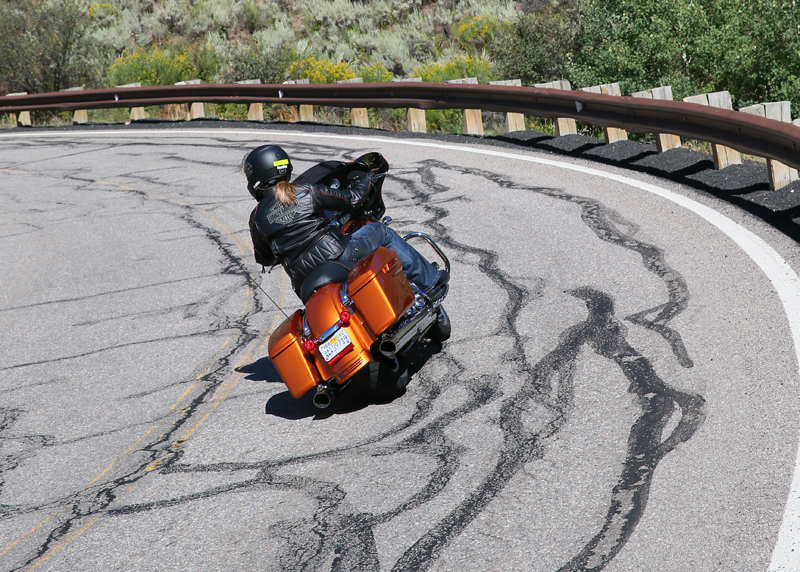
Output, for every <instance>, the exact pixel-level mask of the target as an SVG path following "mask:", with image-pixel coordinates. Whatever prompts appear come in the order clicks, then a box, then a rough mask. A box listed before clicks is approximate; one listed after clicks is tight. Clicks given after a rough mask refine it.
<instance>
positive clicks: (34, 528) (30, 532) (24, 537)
mask: <svg viewBox="0 0 800 572" xmlns="http://www.w3.org/2000/svg"><path fill="white" fill-rule="evenodd" d="M56 514H58V511H56V512H54V513H53V514H51V515H50V516H48V517H47V518H46V519H44V520H43V521H42V522H40V523H39V524H37V525H36V526H34V527H33V528H31V529H30V530H29V531H28V532H26V533H25V534H24V535H23V536H22V538H20V539H19V540H17V541H16V542H15V543H14V544H12V545H11V546H9V547H8V548H6V549H5V550H3V551H2V552H0V556H3V555H4V554H5V553H6V552H8V551H9V550H11V549H12V548H14V547H15V546H16V545H17V544H19V543H20V542H22V541H23V540H25V539H26V538H27V537H28V536H29V535H30V534H32V533H33V532H35V531H37V530H38V529H39V528H40V527H41V526H42V525H43V524H44V523H45V522H47V521H48V520H50V519H51V518H53V517H54V516H55V515H56Z"/></svg>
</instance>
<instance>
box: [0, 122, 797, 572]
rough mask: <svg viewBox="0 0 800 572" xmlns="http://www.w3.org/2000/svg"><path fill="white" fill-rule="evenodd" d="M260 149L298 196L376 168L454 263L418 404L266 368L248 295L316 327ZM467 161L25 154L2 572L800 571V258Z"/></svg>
mask: <svg viewBox="0 0 800 572" xmlns="http://www.w3.org/2000/svg"><path fill="white" fill-rule="evenodd" d="M265 142H277V143H280V144H281V145H282V146H284V148H285V149H286V150H287V151H288V152H289V154H290V156H291V157H292V159H293V162H294V164H295V172H296V173H299V172H301V171H302V170H304V169H305V168H307V167H309V166H311V165H312V164H314V163H316V162H318V161H321V160H326V159H330V158H337V159H348V158H354V157H356V156H358V155H359V154H361V153H362V152H364V151H370V150H377V151H380V152H381V153H383V154H384V155H385V156H386V157H387V158H388V160H389V162H390V164H391V166H392V168H391V171H390V178H389V179H388V180H387V181H386V184H385V185H384V194H385V199H386V203H387V214H389V215H390V216H392V217H393V218H394V222H393V223H392V226H393V227H394V228H395V229H396V230H398V231H400V232H401V233H402V231H411V230H419V231H424V232H428V233H430V234H432V235H433V236H434V237H435V238H436V239H437V240H438V241H439V242H440V245H441V246H443V248H444V249H445V251H446V252H447V254H448V255H449V257H450V260H451V262H452V263H453V271H452V279H451V284H452V288H451V293H450V295H449V296H448V299H447V301H446V303H445V307H446V308H447V310H448V313H449V314H450V317H451V320H452V323H453V336H452V338H451V339H450V340H449V341H447V342H446V343H444V344H443V345H438V344H430V343H428V344H427V345H423V346H422V347H418V348H415V350H414V351H413V352H412V354H411V355H410V356H409V357H410V361H411V370H412V373H413V376H412V380H411V383H410V385H409V388H408V391H407V393H406V394H405V395H403V396H402V397H400V398H397V399H395V400H394V401H392V402H389V403H381V404H375V403H370V402H369V401H368V400H367V399H366V398H365V397H364V396H363V395H361V394H360V393H359V392H358V390H357V389H353V390H352V391H350V392H349V393H348V394H346V395H344V396H343V398H342V400H341V401H340V402H338V404H337V407H336V408H334V409H333V410H326V411H325V412H319V411H317V410H315V409H314V408H313V406H312V405H311V403H310V401H309V400H308V399H301V400H297V401H296V400H294V399H293V398H292V397H291V396H290V395H289V393H288V392H287V391H286V389H285V386H284V385H283V384H282V383H281V381H280V379H279V378H278V376H277V373H276V372H275V370H274V368H273V367H272V365H271V363H270V361H269V359H268V358H267V357H266V354H267V352H266V340H267V338H268V336H269V333H270V332H271V331H272V329H273V328H274V327H275V326H276V325H277V324H278V323H279V321H280V320H281V319H282V315H281V314H280V312H279V311H278V310H277V309H276V308H275V306H273V304H272V302H270V301H269V300H268V299H267V297H266V296H265V295H264V293H263V292H262V291H260V290H258V289H257V288H256V287H255V285H254V282H253V280H255V281H257V282H258V283H259V284H260V285H261V286H262V287H263V288H264V290H265V291H266V292H267V293H268V294H269V296H270V297H272V298H273V299H274V300H275V301H276V302H277V303H278V304H279V305H280V306H282V308H283V310H284V311H286V312H289V311H290V310H293V309H294V308H296V307H298V306H299V300H298V299H297V298H296V297H295V295H294V294H293V292H292V291H291V288H289V284H288V280H287V279H286V278H285V276H284V275H283V273H282V271H280V270H277V271H273V272H272V273H270V274H261V273H260V267H259V266H257V265H256V264H255V262H254V260H253V257H252V248H251V245H250V243H249V233H248V230H247V218H248V214H249V212H250V210H251V209H252V208H253V206H254V202H253V201H252V199H251V198H250V196H249V194H248V193H247V191H246V189H245V186H244V179H243V176H242V175H240V174H239V173H238V171H237V166H238V164H239V162H240V161H241V159H242V156H243V155H244V153H245V152H246V151H247V150H248V149H250V148H252V147H253V146H255V145H257V144H262V143H265ZM462 147H463V148H455V147H453V146H452V145H451V146H450V147H448V144H441V145H438V144H435V143H434V142H433V141H431V140H425V141H420V140H409V141H404V140H402V139H389V138H381V139H373V140H366V137H365V136H351V137H349V136H346V135H343V134H331V133H328V134H325V133H311V132H303V131H302V130H301V129H298V130H288V129H285V130H281V131H261V132H257V131H249V132H238V133H237V132H234V131H227V130H216V131H203V130H198V129H193V130H172V131H158V130H153V131H136V132H134V131H124V132H122V131H115V132H109V133H98V132H91V133H79V132H65V133H58V132H48V133H45V134H42V133H37V132H30V133H25V134H22V135H19V136H18V135H14V136H12V137H8V136H0V281H1V282H2V290H1V291H0V292H1V293H0V327H2V332H3V336H2V338H0V447H2V449H0V463H1V464H0V470H2V473H0V570H2V571H7V570H8V571H10V570H33V569H37V568H38V569H40V570H82V571H104V572H106V571H112V570H143V571H144V570H147V571H153V570H232V569H240V570H290V571H300V570H353V571H355V570H359V571H361V570H397V571H401V570H404V571H412V570H413V571H416V570H437V571H438V570H476V571H478V570H515V571H516V570H526V571H527V570H530V571H542V572H555V571H590V570H600V569H603V570H608V571H633V570H648V571H656V570H664V571H683V570H685V571H696V570H742V571H744V570H747V571H750V570H766V569H768V568H770V567H771V568H772V569H775V570H778V569H781V570H791V569H797V568H792V566H794V565H795V564H797V562H798V561H797V560H796V558H797V556H794V554H795V553H797V551H795V553H792V552H791V548H792V547H793V546H794V545H793V544H792V542H793V539H794V537H796V536H797V531H796V530H793V529H792V528H791V527H792V525H793V523H794V521H792V520H791V514H792V511H793V510H794V508H793V506H794V505H792V504H791V503H790V504H789V510H788V513H787V514H788V516H785V512H786V509H787V497H789V496H790V495H789V491H790V486H791V483H792V478H793V472H794V467H795V459H796V456H797V449H798V433H799V432H800V427H799V423H798V409H800V400H799V399H798V362H797V351H796V348H795V344H794V343H793V334H792V330H791V327H795V328H797V326H798V323H797V322H796V320H797V314H796V312H795V311H796V310H797V308H796V307H795V306H793V304H794V303H795V302H796V300H795V302H793V298H792V296H793V295H796V294H797V292H796V285H797V276H796V275H795V274H794V271H796V270H797V269H798V268H800V248H798V245H797V244H796V243H795V242H793V241H792V240H791V239H790V238H789V237H787V236H786V235H785V234H782V233H781V232H779V231H778V230H776V229H774V228H772V227H770V226H769V225H767V224H765V223H763V222H762V221H760V220H759V219H756V218H755V217H753V216H752V215H750V214H748V213H746V212H744V211H742V210H739V209H738V208H736V207H734V206H731V205H730V204H727V203H724V202H721V201H718V200H717V199H715V198H713V197H710V196H708V195H706V194H700V193H697V192H696V191H694V190H692V189H690V188H688V187H686V186H684V185H681V184H678V183H676V182H670V181H665V180H663V179H658V178H656V177H653V176H650V175H648V174H644V173H635V172H634V173H632V172H631V171H625V170H622V169H619V168H617V167H614V166H608V167H603V170H604V171H605V172H606V174H601V173H596V172H594V171H592V170H593V169H598V166H597V164H592V163H588V162H586V161H585V160H584V159H580V158H577V159H576V158H559V159H557V160H553V157H552V156H550V155H545V154H544V153H543V152H542V151H541V150H536V149H532V150H531V149H519V150H515V151H509V150H507V149H502V150H498V149H497V148H491V147H486V146H482V145H479V144H473V143H462ZM622 177H629V178H630V179H632V180H633V182H632V183H631V182H626V181H625V180H623V179H622ZM648 185H650V186H648ZM693 205H695V206H693ZM753 245H755V246H753ZM759 249H760V250H759ZM792 269H794V270H792ZM770 273H771V274H770ZM793 288H795V290H792V289H793ZM793 292H794V294H793ZM793 320H795V322H793ZM782 523H783V525H784V526H783V528H781V525H782ZM776 545H777V546H778V548H777V549H776ZM793 559H794V560H793Z"/></svg>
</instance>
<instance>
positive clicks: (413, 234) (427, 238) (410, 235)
mask: <svg viewBox="0 0 800 572" xmlns="http://www.w3.org/2000/svg"><path fill="white" fill-rule="evenodd" d="M409 238H422V239H423V240H425V241H426V242H427V243H428V244H430V245H431V248H433V250H435V251H436V254H438V255H439V258H441V259H442V261H443V262H444V267H445V270H447V272H448V273H449V272H450V261H449V260H448V259H447V256H445V254H444V252H442V249H441V248H439V245H437V244H436V243H435V242H434V241H433V239H432V238H431V237H430V235H427V234H425V233H424V232H410V233H408V234H407V235H405V236H404V237H403V240H405V241H406V242H408V239H409Z"/></svg>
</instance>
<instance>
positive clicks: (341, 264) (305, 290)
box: [300, 260, 358, 304]
mask: <svg viewBox="0 0 800 572" xmlns="http://www.w3.org/2000/svg"><path fill="white" fill-rule="evenodd" d="M357 262H358V261H355V262H353V261H350V260H328V261H327V262H325V263H324V264H323V265H322V266H318V267H317V268H315V269H314V270H312V271H311V273H310V274H309V275H308V276H306V279H305V280H303V285H302V286H300V299H301V300H302V301H303V304H305V303H306V302H307V301H308V299H309V298H311V294H313V293H314V291H315V290H317V289H319V288H322V287H323V286H325V285H326V284H343V283H344V282H347V276H348V275H349V274H350V270H351V269H352V268H353V266H355V265H356V263H357Z"/></svg>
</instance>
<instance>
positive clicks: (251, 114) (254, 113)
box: [236, 79, 264, 121]
mask: <svg viewBox="0 0 800 572" xmlns="http://www.w3.org/2000/svg"><path fill="white" fill-rule="evenodd" d="M236 83H237V84H243V85H260V84H261V80H260V79H245V80H242V81H237V82H236ZM247 120H248V121H264V104H262V103H251V104H250V105H248V106H247Z"/></svg>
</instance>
